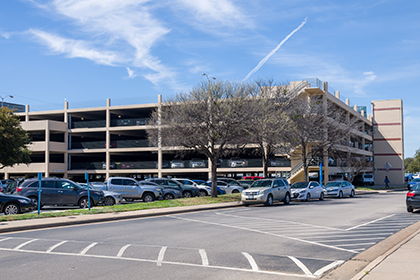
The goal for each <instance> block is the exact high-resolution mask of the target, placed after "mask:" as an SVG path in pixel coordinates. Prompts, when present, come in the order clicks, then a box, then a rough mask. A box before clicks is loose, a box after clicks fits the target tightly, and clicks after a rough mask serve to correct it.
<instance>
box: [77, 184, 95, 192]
mask: <svg viewBox="0 0 420 280" xmlns="http://www.w3.org/2000/svg"><path fill="white" fill-rule="evenodd" d="M77 185H78V186H79V187H82V188H84V189H87V188H86V184H80V183H79V184H77ZM89 190H94V191H100V189H98V188H95V187H93V186H92V185H91V186H90V187H89Z"/></svg>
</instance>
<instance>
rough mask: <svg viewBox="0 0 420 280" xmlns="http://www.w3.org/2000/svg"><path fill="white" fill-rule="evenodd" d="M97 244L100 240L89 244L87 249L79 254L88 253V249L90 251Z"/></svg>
mask: <svg viewBox="0 0 420 280" xmlns="http://www.w3.org/2000/svg"><path fill="white" fill-rule="evenodd" d="M96 244H98V242H93V243H92V244H90V245H89V246H87V247H86V248H85V249H83V250H82V251H81V252H80V253H79V255H84V254H86V253H87V251H89V250H90V249H91V248H92V247H94V246H95V245H96Z"/></svg>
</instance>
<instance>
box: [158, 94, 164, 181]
mask: <svg viewBox="0 0 420 280" xmlns="http://www.w3.org/2000/svg"><path fill="white" fill-rule="evenodd" d="M161 110H162V95H161V94H159V95H158V124H159V135H158V177H159V178H162V163H163V153H162V137H161V135H160V125H161V118H160V113H161Z"/></svg>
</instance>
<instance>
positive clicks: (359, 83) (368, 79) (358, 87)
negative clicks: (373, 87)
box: [354, 71, 377, 95]
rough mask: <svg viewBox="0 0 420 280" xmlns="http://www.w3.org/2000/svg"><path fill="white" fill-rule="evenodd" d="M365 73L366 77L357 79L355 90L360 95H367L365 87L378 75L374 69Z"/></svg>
mask: <svg viewBox="0 0 420 280" xmlns="http://www.w3.org/2000/svg"><path fill="white" fill-rule="evenodd" d="M363 75H365V78H364V79H363V80H359V81H356V84H355V85H354V92H355V93H356V94H359V95H365V93H364V91H363V88H364V87H366V86H367V85H369V84H370V83H371V82H373V81H374V80H375V79H376V77H377V76H376V75H375V73H374V72H372V71H370V72H364V73H363Z"/></svg>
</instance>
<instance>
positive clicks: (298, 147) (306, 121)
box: [286, 95, 356, 181]
mask: <svg viewBox="0 0 420 280" xmlns="http://www.w3.org/2000/svg"><path fill="white" fill-rule="evenodd" d="M289 102H291V104H292V105H291V106H290V107H289V108H290V110H289V113H288V116H289V122H290V123H289V126H288V131H287V134H286V138H287V140H288V142H289V143H290V144H291V146H292V147H293V150H292V151H291V152H290V154H291V156H292V157H294V158H298V159H300V161H301V163H300V164H301V166H302V167H303V171H304V180H305V181H306V180H307V179H308V167H309V165H310V164H311V162H316V163H318V161H319V159H321V158H323V157H324V156H325V155H328V154H329V153H330V152H331V151H333V150H335V149H337V148H338V147H346V146H347V145H348V141H347V139H348V135H349V133H351V131H352V130H354V129H355V125H356V121H355V119H351V118H349V117H348V116H346V115H345V114H344V115H343V114H342V110H340V108H339V107H337V106H335V105H333V104H327V103H325V102H326V100H323V95H314V96H307V95H302V96H298V97H296V98H293V99H292V100H290V101H289Z"/></svg>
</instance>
